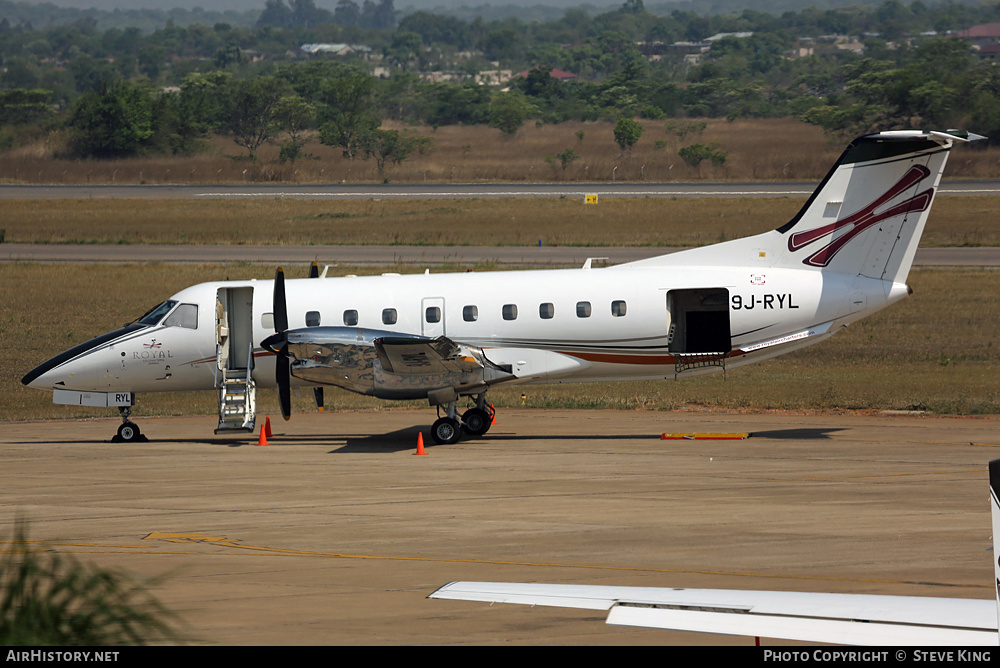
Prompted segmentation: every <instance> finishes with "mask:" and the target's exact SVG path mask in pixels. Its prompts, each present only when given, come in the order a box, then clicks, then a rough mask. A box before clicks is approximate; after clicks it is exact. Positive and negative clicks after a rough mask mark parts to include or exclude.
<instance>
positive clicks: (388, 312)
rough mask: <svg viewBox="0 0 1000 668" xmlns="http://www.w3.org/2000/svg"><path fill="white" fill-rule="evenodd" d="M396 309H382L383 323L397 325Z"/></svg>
mask: <svg viewBox="0 0 1000 668" xmlns="http://www.w3.org/2000/svg"><path fill="white" fill-rule="evenodd" d="M396 318H397V316H396V309H394V308H384V309H382V324H383V325H395V324H396Z"/></svg>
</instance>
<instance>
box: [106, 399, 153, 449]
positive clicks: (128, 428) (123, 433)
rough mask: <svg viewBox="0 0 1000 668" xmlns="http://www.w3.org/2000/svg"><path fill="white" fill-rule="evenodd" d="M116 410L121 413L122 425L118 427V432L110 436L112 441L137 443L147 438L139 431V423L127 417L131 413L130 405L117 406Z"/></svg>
mask: <svg viewBox="0 0 1000 668" xmlns="http://www.w3.org/2000/svg"><path fill="white" fill-rule="evenodd" d="M118 412H119V413H121V414H122V425H121V426H120V427H118V433H117V434H116V435H115V436H113V437H112V438H111V442H112V443H139V442H146V441H148V440H149V439H148V438H146V437H145V436H143V435H142V432H140V431H139V425H137V424H136V423H135V422H132V421H131V420H129V419H128V418H129V416H130V415H132V407H131V406H119V407H118Z"/></svg>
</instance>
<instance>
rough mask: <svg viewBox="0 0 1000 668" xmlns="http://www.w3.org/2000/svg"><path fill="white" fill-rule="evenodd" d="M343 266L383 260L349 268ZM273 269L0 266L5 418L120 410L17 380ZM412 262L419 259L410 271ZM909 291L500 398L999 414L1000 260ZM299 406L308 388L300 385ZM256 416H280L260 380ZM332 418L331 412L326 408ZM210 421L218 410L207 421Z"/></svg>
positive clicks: (360, 400) (170, 401) (154, 411)
mask: <svg viewBox="0 0 1000 668" xmlns="http://www.w3.org/2000/svg"><path fill="white" fill-rule="evenodd" d="M340 269H341V270H342V271H343V272H344V273H347V272H353V273H358V274H363V273H379V272H381V271H385V270H386V269H393V270H397V271H404V272H405V271H407V269H405V268H398V267H394V268H385V267H382V268H372V267H367V268H364V267H358V268H347V267H342V268H340ZM273 271H274V270H273V267H270V266H258V265H250V264H238V265H213V266H199V265H183V266H175V265H161V264H150V265H146V264H128V265H87V266H81V265H58V266H54V265H43V264H35V263H5V264H0V294H3V295H5V300H4V304H3V311H2V321H0V370H2V372H0V420H27V419H40V418H68V417H74V418H77V417H88V416H105V417H107V416H113V415H115V412H114V411H113V410H107V409H105V410H100V409H87V408H74V407H68V406H55V405H53V404H52V403H51V395H49V394H47V393H43V392H39V391H37V390H33V389H29V388H26V387H24V386H22V385H21V383H20V378H21V376H22V375H23V374H24V373H26V372H27V371H29V370H30V369H31V368H33V367H34V366H35V365H37V364H39V363H41V362H43V361H45V360H46V359H48V358H49V357H51V356H53V355H55V354H56V353H58V352H61V351H63V350H65V349H67V348H69V347H70V346H72V345H75V344H77V343H80V342H82V341H85V340H87V339H89V338H91V337H93V336H96V335H98V334H101V333H104V332H106V331H109V330H111V329H113V328H115V327H118V326H121V325H122V324H124V323H125V322H128V321H130V320H132V319H134V318H135V317H137V316H138V315H140V314H142V313H143V312H145V310H146V309H147V308H149V307H151V306H153V305H154V304H156V303H158V302H159V301H162V300H163V299H165V298H166V297H168V296H169V295H171V294H172V293H173V292H175V291H177V290H179V289H181V288H183V287H186V286H188V285H191V284H193V283H197V282H200V281H206V280H219V279H225V278H232V279H237V278H255V277H256V278H270V277H271V276H273ZM410 271H412V269H410ZM910 279H911V280H910V283H911V285H912V286H913V288H914V294H913V295H912V296H911V297H909V298H908V299H906V300H904V301H903V302H901V303H900V304H897V305H895V306H893V307H891V308H889V309H887V310H885V311H882V312H880V313H877V314H875V315H874V316H871V317H870V318H868V319H867V320H864V321H862V322H860V323H857V324H856V325H854V326H852V327H851V328H848V329H847V330H845V331H843V332H841V333H839V334H837V335H836V336H834V337H833V338H832V339H830V340H829V341H826V342H823V343H820V344H818V345H816V346H813V347H810V348H807V349H804V350H801V351H798V352H795V353H791V354H789V355H786V356H783V357H780V358H777V359H775V360H771V361H768V362H763V363H761V364H758V365H756V366H749V367H745V368H741V369H735V370H731V371H729V372H728V373H727V374H726V375H725V376H723V375H721V374H716V375H712V376H704V377H700V378H694V379H690V380H685V381H679V382H675V381H659V382H626V383H602V384H586V385H559V386H518V387H513V388H510V389H503V388H497V389H496V390H492V391H491V392H490V400H491V402H493V403H494V404H496V405H497V406H499V407H502V406H511V405H517V406H519V405H521V393H522V392H525V393H526V397H525V404H526V405H527V406H535V407H588V408H614V409H644V410H671V409H677V408H681V407H685V406H691V405H694V406H699V407H722V408H727V409H746V410H769V409H782V410H867V409H879V410H925V411H930V412H933V413H940V414H958V415H972V414H991V413H998V412H1000V386H998V385H997V382H996V378H997V377H998V375H1000V335H998V333H997V328H996V326H995V324H996V322H997V321H998V316H1000V304H998V302H997V300H996V299H995V295H996V294H997V293H998V292H1000V272H997V271H989V270H930V269H925V270H917V271H914V272H913V273H911V276H910ZM215 402H216V398H215V395H214V393H211V392H206V393H197V394H195V393H191V394H176V395H172V394H164V395H153V394H148V395H141V396H140V397H139V401H138V405H137V407H136V414H137V415H139V416H142V415H181V414H183V415H189V414H205V415H212V414H214V412H215V410H216V403H215ZM326 403H327V408H328V410H330V409H334V410H335V409H361V410H383V409H385V408H387V407H394V406H413V407H415V408H420V409H421V410H423V411H424V412H428V419H429V415H430V414H431V411H430V409H429V408H428V407H427V404H426V402H413V403H411V404H400V403H393V402H381V401H378V400H373V399H368V398H365V397H359V396H357V395H354V394H350V393H347V392H342V391H339V390H336V389H330V390H328V391H327V400H326ZM293 406H294V409H293V410H294V411H295V412H302V411H312V410H315V407H314V406H313V405H312V403H311V396H310V393H308V392H303V393H302V395H301V396H293ZM259 412H260V414H262V415H264V414H270V415H277V414H278V410H277V402H276V399H275V397H274V394H273V392H271V391H267V390H262V391H261V392H260V401H259ZM331 420H336V418H335V417H331ZM209 423H211V419H209Z"/></svg>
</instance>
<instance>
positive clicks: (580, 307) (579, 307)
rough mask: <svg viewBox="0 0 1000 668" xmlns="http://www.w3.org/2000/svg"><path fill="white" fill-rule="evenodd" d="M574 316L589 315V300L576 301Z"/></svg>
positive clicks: (585, 316)
mask: <svg viewBox="0 0 1000 668" xmlns="http://www.w3.org/2000/svg"><path fill="white" fill-rule="evenodd" d="M576 317H577V318H589V317H590V302H577V303H576Z"/></svg>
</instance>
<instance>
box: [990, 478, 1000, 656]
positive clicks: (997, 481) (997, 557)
mask: <svg viewBox="0 0 1000 668" xmlns="http://www.w3.org/2000/svg"><path fill="white" fill-rule="evenodd" d="M990 515H991V516H992V518H993V578H994V581H995V582H994V584H995V586H996V595H997V620H998V621H1000V459H994V460H993V461H991V462H990ZM997 633H998V638H997V640H998V641H1000V629H998V631H997Z"/></svg>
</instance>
